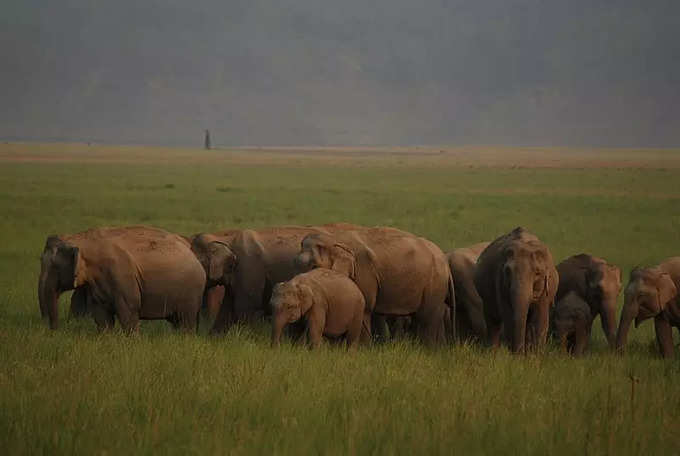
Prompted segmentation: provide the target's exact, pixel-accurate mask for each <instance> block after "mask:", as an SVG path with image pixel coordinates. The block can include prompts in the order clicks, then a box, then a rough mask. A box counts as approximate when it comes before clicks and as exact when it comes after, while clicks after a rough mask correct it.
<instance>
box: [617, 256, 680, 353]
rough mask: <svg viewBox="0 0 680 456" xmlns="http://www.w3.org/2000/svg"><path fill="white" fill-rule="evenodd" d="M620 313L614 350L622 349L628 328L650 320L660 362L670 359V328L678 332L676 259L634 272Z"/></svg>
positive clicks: (679, 301)
mask: <svg viewBox="0 0 680 456" xmlns="http://www.w3.org/2000/svg"><path fill="white" fill-rule="evenodd" d="M623 295H624V303H623V311H622V312H621V321H620V322H619V330H618V333H617V335H616V347H617V349H619V350H622V349H623V347H624V346H625V345H626V339H627V337H628V330H629V329H630V324H631V322H632V321H633V319H635V327H637V326H638V325H639V324H640V323H641V322H643V321H644V320H647V319H648V318H652V317H654V329H655V330H656V340H657V342H658V343H659V350H660V351H661V355H662V356H663V357H664V358H669V357H671V356H673V333H672V327H673V326H675V327H676V328H678V329H679V330H680V257H672V258H668V259H667V260H665V261H663V262H662V263H661V264H659V265H657V266H654V267H648V268H635V269H633V270H632V271H631V273H630V279H629V280H628V285H627V286H626V289H625V290H624V293H623Z"/></svg>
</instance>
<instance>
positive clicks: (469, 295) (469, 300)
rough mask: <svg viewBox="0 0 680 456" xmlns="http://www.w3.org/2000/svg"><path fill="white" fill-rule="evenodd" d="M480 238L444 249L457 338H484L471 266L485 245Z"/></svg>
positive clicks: (473, 270)
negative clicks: (451, 291) (451, 278)
mask: <svg viewBox="0 0 680 456" xmlns="http://www.w3.org/2000/svg"><path fill="white" fill-rule="evenodd" d="M489 244H490V243H489V242H480V243H478V244H473V245H471V246H469V247H461V248H458V249H455V250H452V251H450V252H449V253H447V255H446V256H447V258H448V261H449V268H450V269H451V275H452V276H453V286H454V288H455V291H456V315H455V320H454V323H455V325H456V338H457V339H458V340H460V341H479V342H482V341H485V340H486V321H485V320H484V305H483V303H482V298H481V297H480V296H479V293H477V289H476V288H475V280H474V279H475V268H476V267H477V259H478V258H479V255H480V254H481V253H482V252H483V251H484V249H486V248H487V247H488V246H489Z"/></svg>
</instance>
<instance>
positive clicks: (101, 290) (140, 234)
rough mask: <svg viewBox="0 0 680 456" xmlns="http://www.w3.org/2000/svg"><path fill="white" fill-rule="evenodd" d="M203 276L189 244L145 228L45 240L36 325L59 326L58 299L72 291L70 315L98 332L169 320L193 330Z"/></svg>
mask: <svg viewBox="0 0 680 456" xmlns="http://www.w3.org/2000/svg"><path fill="white" fill-rule="evenodd" d="M204 288H205V272H204V270H203V267H202V266H201V264H200V263H199V262H198V260H197V259H196V257H195V256H194V254H193V252H192V251H191V249H190V246H189V243H188V242H187V241H186V240H185V239H184V238H182V237H181V236H178V235H176V234H172V233H168V232H167V231H163V230H160V229H157V228H152V227H146V226H133V227H120V228H96V229H91V230H88V231H85V232H82V233H77V234H72V235H61V236H50V237H48V238H47V241H46V243H45V248H44V250H43V253H42V256H41V270H40V278H39V280H38V298H39V303H40V311H41V314H42V315H43V317H47V318H48V319H49V325H50V327H51V328H53V329H54V328H56V327H57V326H58V308H57V305H58V304H57V303H58V298H59V295H60V294H61V293H62V292H64V291H67V290H72V289H75V290H76V291H75V292H74V296H72V312H75V313H81V314H82V313H85V312H87V313H90V314H91V315H92V316H93V317H94V320H95V322H96V324H97V327H98V328H99V329H100V330H103V329H107V328H111V327H113V326H114V323H115V319H114V317H117V318H118V321H119V322H120V324H121V326H122V328H123V329H124V330H126V331H128V332H132V331H136V330H137V329H138V326H139V320H140V319H141V320H159V319H165V320H168V321H169V322H171V323H172V324H173V326H175V327H176V328H182V329H185V330H192V331H195V330H196V326H197V322H198V320H197V317H198V312H199V309H200V306H201V300H202V296H203V290H204Z"/></svg>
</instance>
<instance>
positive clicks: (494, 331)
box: [486, 321, 503, 348]
mask: <svg viewBox="0 0 680 456" xmlns="http://www.w3.org/2000/svg"><path fill="white" fill-rule="evenodd" d="M486 331H487V340H488V343H489V346H490V347H493V348H498V347H500V345H501V335H502V333H503V323H502V322H491V321H487V324H486Z"/></svg>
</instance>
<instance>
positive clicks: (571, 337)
mask: <svg viewBox="0 0 680 456" xmlns="http://www.w3.org/2000/svg"><path fill="white" fill-rule="evenodd" d="M592 326H593V315H592V313H591V312H590V306H589V305H588V303H587V302H586V301H584V300H583V299H582V298H581V297H580V296H579V295H578V294H576V293H575V292H573V291H572V292H569V293H568V294H567V295H566V296H564V297H563V298H562V299H560V300H559V301H557V303H556V304H555V307H554V308H553V309H552V311H551V313H550V329H551V331H552V334H553V337H554V338H555V339H557V340H558V341H559V343H560V346H561V347H562V348H563V349H564V350H566V351H567V352H569V353H572V354H573V355H575V356H581V355H582V354H583V351H584V350H585V349H586V347H587V346H588V342H589V341H590V330H591V328H592Z"/></svg>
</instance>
